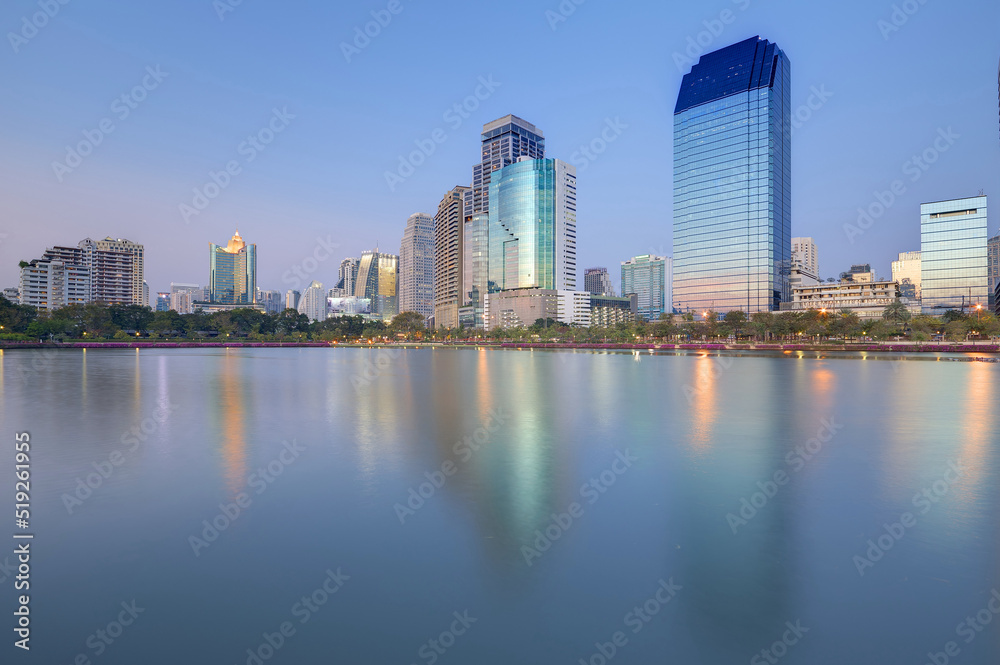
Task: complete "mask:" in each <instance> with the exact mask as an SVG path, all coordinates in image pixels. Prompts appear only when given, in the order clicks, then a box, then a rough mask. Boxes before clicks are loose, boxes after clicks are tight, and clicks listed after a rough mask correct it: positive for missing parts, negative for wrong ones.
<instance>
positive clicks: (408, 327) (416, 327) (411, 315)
mask: <svg viewBox="0 0 1000 665" xmlns="http://www.w3.org/2000/svg"><path fill="white" fill-rule="evenodd" d="M423 331H424V315H423V314H421V313H419V312H400V313H399V314H397V315H396V316H394V317H392V321H391V322H390V323H389V332H392V333H406V334H409V333H416V332H423Z"/></svg>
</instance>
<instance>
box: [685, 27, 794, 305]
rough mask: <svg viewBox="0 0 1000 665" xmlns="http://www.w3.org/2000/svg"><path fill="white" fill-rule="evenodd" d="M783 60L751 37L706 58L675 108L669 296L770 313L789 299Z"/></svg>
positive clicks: (787, 105)
mask: <svg viewBox="0 0 1000 665" xmlns="http://www.w3.org/2000/svg"><path fill="white" fill-rule="evenodd" d="M790 79H791V74H790V64H789V61H788V58H787V57H786V56H785V54H784V53H783V52H782V51H781V49H779V48H778V47H777V46H776V45H775V44H772V43H771V42H769V41H767V40H763V39H760V38H759V37H753V38H751V39H748V40H745V41H742V42H739V43H737V44H733V45H732V46H729V47H726V48H724V49H721V50H719V51H714V52H712V53H708V54H706V55H703V56H702V57H701V59H700V61H699V62H698V63H697V64H696V65H694V67H692V69H691V71H690V72H689V73H688V74H686V75H685V76H684V79H683V82H682V83H681V89H680V93H679V94H678V96H677V105H676V107H675V109H674V288H673V290H674V302H675V303H676V304H677V305H678V306H679V307H680V308H681V309H683V310H685V311H691V310H702V309H713V310H717V311H723V312H725V311H728V310H734V309H740V310H743V311H745V312H748V313H750V312H758V311H774V310H777V309H778V308H779V305H780V304H781V302H783V301H787V300H788V299H789V297H790V293H789V286H788V272H789V269H790V267H791V239H792V233H791V190H792V188H791V153H792V150H791V95H790V91H791V84H790Z"/></svg>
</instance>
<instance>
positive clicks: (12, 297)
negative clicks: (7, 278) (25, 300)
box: [3, 286, 21, 304]
mask: <svg viewBox="0 0 1000 665" xmlns="http://www.w3.org/2000/svg"><path fill="white" fill-rule="evenodd" d="M3 297H4V298H6V299H7V300H9V301H11V302H12V303H15V304H16V303H19V302H21V292H20V290H19V289H18V288H17V287H16V286H11V287H7V288H6V289H4V290H3Z"/></svg>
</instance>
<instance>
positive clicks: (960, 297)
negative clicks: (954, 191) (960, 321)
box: [920, 196, 989, 316]
mask: <svg viewBox="0 0 1000 665" xmlns="http://www.w3.org/2000/svg"><path fill="white" fill-rule="evenodd" d="M986 219H987V218H986V197H985V196H976V197H973V198H968V199H955V200H953V201H939V202H937V203H924V204H922V205H921V206H920V273H921V277H920V291H921V296H922V297H921V304H922V305H923V311H924V313H925V314H934V315H938V316H940V315H941V314H944V312H945V311H947V310H949V309H957V310H964V311H966V312H968V311H970V309H971V308H973V307H975V306H976V305H982V306H983V307H984V308H985V307H986V306H987V304H988V302H989V293H988V290H989V288H988V283H989V276H988V275H989V268H988V265H987V258H986V243H987V239H986V236H987V225H986Z"/></svg>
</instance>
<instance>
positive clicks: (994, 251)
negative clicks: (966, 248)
mask: <svg viewBox="0 0 1000 665" xmlns="http://www.w3.org/2000/svg"><path fill="white" fill-rule="evenodd" d="M986 262H987V264H988V267H989V271H988V272H989V278H990V279H989V284H987V288H988V290H989V292H990V311H991V312H992V311H993V310H995V309H996V307H997V302H996V296H995V295H994V294H995V293H996V288H997V284H1000V233H998V234H996V235H995V236H993V237H992V238H990V239H989V241H988V242H987V243H986Z"/></svg>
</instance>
